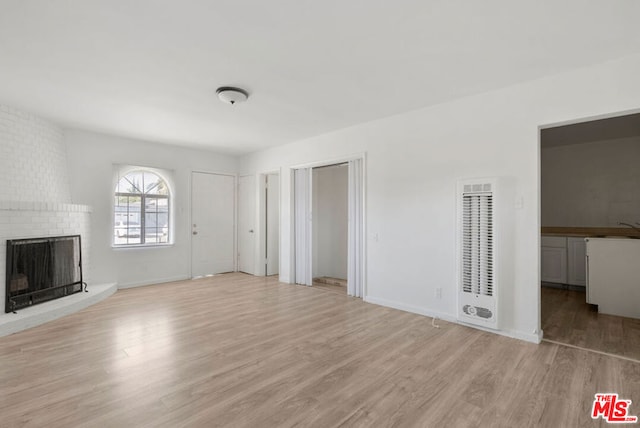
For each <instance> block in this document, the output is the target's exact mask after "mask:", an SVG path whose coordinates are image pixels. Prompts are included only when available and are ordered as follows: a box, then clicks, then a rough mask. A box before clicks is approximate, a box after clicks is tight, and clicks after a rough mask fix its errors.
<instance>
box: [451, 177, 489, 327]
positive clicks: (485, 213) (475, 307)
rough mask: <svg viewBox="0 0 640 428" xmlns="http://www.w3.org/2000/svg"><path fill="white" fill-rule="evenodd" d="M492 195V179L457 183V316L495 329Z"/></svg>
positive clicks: (462, 319)
mask: <svg viewBox="0 0 640 428" xmlns="http://www.w3.org/2000/svg"><path fill="white" fill-rule="evenodd" d="M495 195H496V179H482V180H465V181H463V182H460V183H459V186H458V229H459V230H458V235H459V249H460V250H459V252H460V254H459V260H460V266H459V272H460V274H459V288H458V319H459V320H461V321H464V322H468V323H473V324H477V325H482V326H485V327H489V328H494V329H497V328H498V312H497V309H498V308H497V307H498V304H497V284H496V277H497V275H496V270H495V269H496V251H495V249H496V245H495V244H496V230H495V214H496V213H495V206H496V204H495Z"/></svg>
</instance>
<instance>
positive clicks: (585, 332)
mask: <svg viewBox="0 0 640 428" xmlns="http://www.w3.org/2000/svg"><path fill="white" fill-rule="evenodd" d="M541 321H542V322H541V324H542V330H543V331H544V337H545V339H549V340H554V341H556V342H561V343H567V344H570V345H574V346H579V347H582V348H587V349H593V350H596V351H600V352H607V353H610V354H616V355H620V356H623V357H627V358H632V359H635V360H638V361H640V320H638V319H634V318H625V317H618V316H614V315H605V314H599V313H598V312H597V311H596V310H594V308H593V307H591V306H590V305H588V304H587V303H586V299H585V293H584V292H579V291H570V290H561V289H557V288H549V287H542V320H541ZM639 407H640V406H639ZM639 413H640V412H639Z"/></svg>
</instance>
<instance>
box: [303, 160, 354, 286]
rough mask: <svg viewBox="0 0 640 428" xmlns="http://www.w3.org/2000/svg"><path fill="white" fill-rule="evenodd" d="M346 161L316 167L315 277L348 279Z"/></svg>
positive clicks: (314, 215) (314, 190)
mask: <svg viewBox="0 0 640 428" xmlns="http://www.w3.org/2000/svg"><path fill="white" fill-rule="evenodd" d="M348 173H349V169H348V167H347V165H346V164H342V165H335V166H328V167H322V168H314V169H313V207H312V211H313V215H312V218H313V277H314V278H317V277H321V276H328V277H331V278H341V279H347V238H348V235H347V227H348V221H347V220H348V215H349V213H348V204H347V201H348V199H347V193H348Z"/></svg>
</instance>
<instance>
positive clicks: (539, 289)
mask: <svg viewBox="0 0 640 428" xmlns="http://www.w3.org/2000/svg"><path fill="white" fill-rule="evenodd" d="M638 113H640V108H634V109H630V110H616V111H609V112H607V113H603V114H597V115H592V116H580V117H574V118H572V119H567V120H561V121H557V122H547V123H542V124H538V129H537V132H538V134H537V144H536V145H537V147H536V149H537V159H536V161H537V165H536V172H537V177H536V178H537V180H536V185H537V189H536V190H537V195H536V196H537V199H538V213H537V214H538V215H537V219H536V220H537V222H536V226H537V229H536V230H537V231H538V233H537V234H536V254H537V255H538V260H537V267H538V278H537V281H536V282H535V286H536V292H537V297H538V302H537V304H538V329H537V331H536V332H534V334H536V335H537V336H538V342H540V341H542V339H543V337H544V331H543V330H542V287H541V286H540V283H541V281H542V246H541V244H542V233H541V230H542V130H544V129H548V128H557V127H559V126H566V125H576V124H580V123H586V122H593V121H596V120H602V119H612V118H615V117H620V116H627V115H631V114H638ZM587 281H588V279H587Z"/></svg>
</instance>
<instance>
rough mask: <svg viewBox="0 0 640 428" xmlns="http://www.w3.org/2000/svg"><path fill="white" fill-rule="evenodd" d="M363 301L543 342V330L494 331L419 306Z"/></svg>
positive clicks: (368, 298) (386, 301) (372, 299)
mask: <svg viewBox="0 0 640 428" xmlns="http://www.w3.org/2000/svg"><path fill="white" fill-rule="evenodd" d="M363 300H364V301H365V302H367V303H373V304H375V305H380V306H386V307H388V308H393V309H399V310H401V311H405V312H411V313H414V314H418V315H424V316H427V317H431V318H437V319H441V320H444V321H448V322H451V323H454V324H459V325H463V326H465V327H471V328H475V329H477V330H482V331H486V332H487V333H494V334H499V335H501V336H506V337H511V338H514V339H519V340H524V341H526V342H532V343H536V344H538V343H540V342H541V341H542V331H541V330H540V331H538V332H535V333H531V334H529V333H524V332H522V331H514V330H492V329H489V328H483V327H480V326H477V325H474V324H467V323H465V322H462V321H460V320H458V319H457V318H456V317H455V316H454V315H451V314H448V313H445V312H438V311H432V310H428V309H425V308H422V307H419V306H413V305H407V304H405V303H401V302H396V301H392V300H387V299H381V298H379V297H371V296H366V297H364V298H363Z"/></svg>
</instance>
